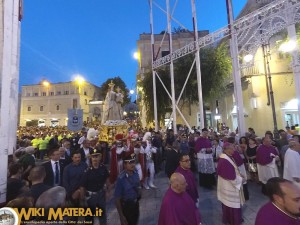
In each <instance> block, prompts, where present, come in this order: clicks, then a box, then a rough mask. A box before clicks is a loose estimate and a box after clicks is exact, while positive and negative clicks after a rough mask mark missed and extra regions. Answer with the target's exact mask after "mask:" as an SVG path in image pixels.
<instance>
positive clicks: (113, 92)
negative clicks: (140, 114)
mask: <svg viewBox="0 0 300 225" xmlns="http://www.w3.org/2000/svg"><path fill="white" fill-rule="evenodd" d="M108 86H109V88H108V91H107V94H106V97H105V100H104V104H103V114H102V120H101V121H102V125H101V132H100V133H101V134H100V137H99V140H100V141H105V142H108V144H109V145H111V144H112V143H113V142H114V141H115V136H116V135H117V134H123V135H127V129H128V123H127V122H126V120H123V108H122V104H123V98H124V95H123V93H122V91H121V89H120V87H116V89H115V84H114V83H113V82H112V81H111V82H110V83H109V84H108Z"/></svg>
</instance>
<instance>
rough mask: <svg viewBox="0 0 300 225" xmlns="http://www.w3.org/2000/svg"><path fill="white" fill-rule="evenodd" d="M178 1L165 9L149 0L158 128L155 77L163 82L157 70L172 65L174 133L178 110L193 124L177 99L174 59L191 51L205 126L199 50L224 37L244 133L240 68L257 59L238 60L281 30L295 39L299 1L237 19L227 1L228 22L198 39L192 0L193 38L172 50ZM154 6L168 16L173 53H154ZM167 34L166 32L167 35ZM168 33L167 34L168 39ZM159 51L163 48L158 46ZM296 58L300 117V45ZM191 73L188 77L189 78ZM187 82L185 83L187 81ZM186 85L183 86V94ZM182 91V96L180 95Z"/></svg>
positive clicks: (282, 0)
mask: <svg viewBox="0 0 300 225" xmlns="http://www.w3.org/2000/svg"><path fill="white" fill-rule="evenodd" d="M178 1H179V0H176V2H175V4H174V7H173V8H171V7H170V0H166V9H167V10H163V8H162V7H160V6H159V5H158V4H157V3H155V2H154V1H153V0H149V6H150V27H151V44H152V75H153V97H154V119H155V130H156V131H157V130H158V118H157V100H156V99H157V98H156V78H158V79H159V80H160V81H161V79H160V77H159V74H158V72H157V69H158V68H160V67H162V66H165V65H169V67H170V76H171V93H169V91H168V90H167V88H166V87H165V85H164V84H163V82H162V81H161V83H162V85H163V86H164V89H165V91H166V92H167V94H168V96H169V97H170V99H171V101H172V115H171V117H172V120H173V130H174V133H175V134H176V133H177V127H176V110H177V112H178V113H179V115H181V117H182V119H183V121H184V122H185V124H186V125H187V126H188V128H189V129H190V127H191V126H190V125H189V124H188V122H187V121H186V120H185V118H184V116H183V114H182V112H181V111H180V109H179V108H178V102H179V101H180V97H179V98H178V99H177V100H176V99H175V93H174V92H175V91H174V65H173V63H174V61H175V60H177V59H179V58H181V57H185V56H187V55H190V54H194V56H195V58H194V62H193V64H192V65H191V69H190V71H191V70H192V68H193V67H194V66H195V65H196V72H197V85H198V101H199V113H200V117H201V128H203V127H204V114H203V99H202V86H201V70H200V69H201V62H200V57H199V51H201V48H204V47H206V46H208V45H211V44H214V43H216V42H219V41H221V40H222V39H224V38H230V53H231V58H232V68H233V74H232V76H233V84H234V95H235V99H236V104H237V115H238V128H239V132H240V133H241V134H242V135H244V134H245V132H246V128H245V121H244V111H243V110H244V109H243V108H244V106H243V98H242V88H241V75H240V70H241V69H242V68H245V67H249V66H251V65H253V63H254V62H247V63H243V62H241V61H240V60H239V58H238V57H239V56H245V55H248V54H253V55H254V54H255V52H256V51H257V49H258V48H259V47H261V46H262V45H264V44H266V43H267V42H268V41H269V39H270V37H272V35H274V34H276V33H278V32H279V31H281V30H283V29H286V28H287V30H288V35H289V38H290V39H291V40H296V39H297V35H296V28H295V24H296V23H298V22H300V0H274V1H271V2H270V3H269V4H267V5H265V6H263V7H261V8H259V9H258V10H255V11H253V12H251V13H249V14H248V15H246V16H244V17H241V18H239V19H237V20H234V19H233V10H232V2H231V0H226V5H227V14H228V25H227V26H225V27H223V28H221V29H219V30H217V31H215V32H212V33H210V34H208V35H206V36H204V37H200V38H198V36H197V35H198V30H197V15H196V7H195V0H191V8H192V21H193V28H194V30H193V34H194V41H193V42H191V43H188V44H187V45H185V46H184V47H182V48H179V49H177V50H175V51H173V48H172V31H171V27H172V23H171V22H172V21H175V22H176V23H177V24H179V25H182V24H181V23H180V22H178V21H177V20H176V19H175V18H174V17H173V13H174V10H175V8H176V5H177V2H178ZM153 5H155V6H157V8H159V9H160V10H162V11H163V12H164V13H165V14H166V17H167V24H168V25H167V29H166V33H168V37H169V50H170V53H169V54H168V55H165V56H163V57H161V58H157V56H158V52H154V33H153V27H154V24H153ZM166 33H165V34H166ZM165 36H166V35H164V38H165ZM158 51H160V48H159V49H158ZM292 58H293V63H292V67H293V72H294V80H295V86H296V96H297V99H298V100H299V101H298V109H299V110H298V116H299V118H300V58H299V48H298V47H297V49H296V50H295V51H293V52H292ZM189 75H190V74H188V75H187V76H186V77H187V78H186V80H188V79H189ZM185 84H186V82H185ZM184 88H185V85H184V86H183V88H182V90H181V94H182V92H183V90H184ZM181 94H180V95H179V96H181Z"/></svg>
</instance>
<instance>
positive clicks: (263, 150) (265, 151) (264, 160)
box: [256, 145, 278, 166]
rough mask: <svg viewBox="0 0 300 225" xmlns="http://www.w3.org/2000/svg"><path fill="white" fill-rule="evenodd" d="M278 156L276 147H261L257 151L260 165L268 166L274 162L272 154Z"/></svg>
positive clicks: (257, 159)
mask: <svg viewBox="0 0 300 225" xmlns="http://www.w3.org/2000/svg"><path fill="white" fill-rule="evenodd" d="M271 153H272V154H274V155H278V153H277V151H276V149H275V147H274V146H272V145H270V146H266V145H260V146H259V147H258V148H257V151H256V162H257V163H259V164H260V165H263V166H265V165H267V164H269V163H271V162H272V160H273V158H272V157H271V155H270V154H271Z"/></svg>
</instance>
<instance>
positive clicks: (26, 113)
mask: <svg viewBox="0 0 300 225" xmlns="http://www.w3.org/2000/svg"><path fill="white" fill-rule="evenodd" d="M98 96H99V87H97V86H95V85H93V84H91V83H88V82H86V81H85V82H84V83H83V84H80V85H79V84H78V83H77V82H76V81H70V82H61V83H53V84H52V83H51V84H50V83H48V84H47V83H43V82H41V83H40V84H35V85H24V86H22V93H21V109H20V125H21V126H25V125H26V122H30V121H33V120H36V121H38V124H39V125H41V126H43V125H45V126H57V125H61V126H66V125H67V122H68V121H67V119H68V109H83V122H90V121H92V120H93V119H95V118H93V117H99V116H100V115H99V113H101V112H100V111H101V110H100V109H98V110H95V109H94V108H95V107H92V111H95V112H90V105H91V104H90V102H91V101H92V100H97V99H98Z"/></svg>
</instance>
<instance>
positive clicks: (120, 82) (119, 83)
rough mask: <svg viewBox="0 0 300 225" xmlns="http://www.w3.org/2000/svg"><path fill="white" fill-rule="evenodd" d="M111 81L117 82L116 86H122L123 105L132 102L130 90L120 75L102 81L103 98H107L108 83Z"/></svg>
mask: <svg viewBox="0 0 300 225" xmlns="http://www.w3.org/2000/svg"><path fill="white" fill-rule="evenodd" d="M111 81H112V82H113V83H114V84H115V87H118V86H119V87H120V88H121V90H122V91H123V94H124V99H123V100H124V102H123V106H124V105H126V104H128V103H129V102H130V97H129V95H128V93H129V90H128V88H127V87H126V84H125V83H124V81H123V80H122V79H121V78H120V77H119V76H118V77H114V78H109V79H107V80H106V81H105V82H104V83H102V85H101V86H100V96H102V97H103V99H104V98H105V96H106V94H107V90H108V88H109V86H108V84H109V83H110V82H111Z"/></svg>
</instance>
